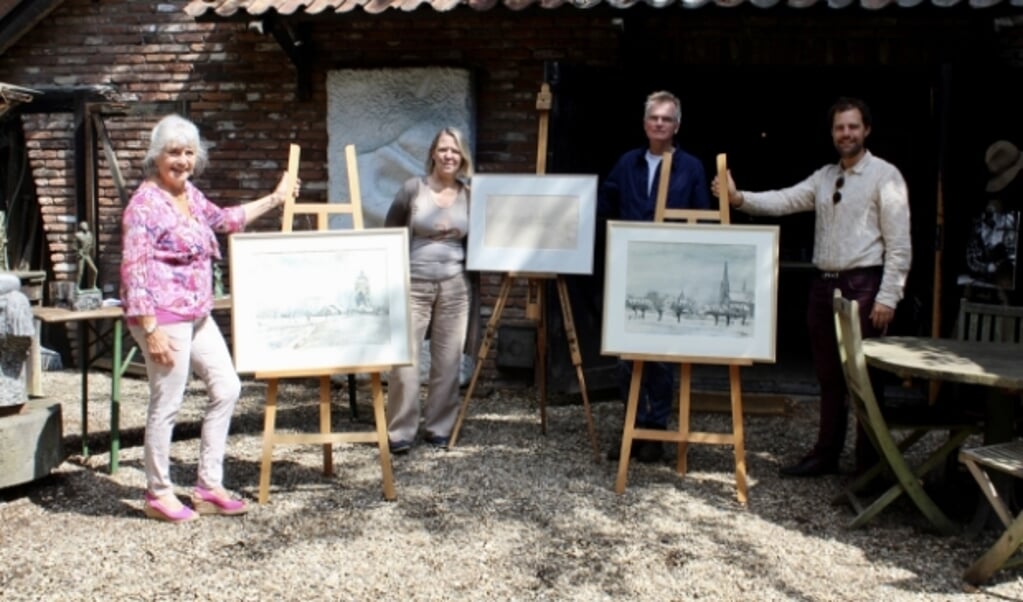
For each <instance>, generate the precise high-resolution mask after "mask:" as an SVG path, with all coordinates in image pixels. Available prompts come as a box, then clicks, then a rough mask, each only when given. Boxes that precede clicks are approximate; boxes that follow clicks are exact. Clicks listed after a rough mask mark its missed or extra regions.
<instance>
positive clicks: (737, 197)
mask: <svg viewBox="0 0 1023 602" xmlns="http://www.w3.org/2000/svg"><path fill="white" fill-rule="evenodd" d="M725 177H726V178H727V179H728V204H729V205H731V206H732V207H741V206H742V195H741V194H739V189H738V188H736V187H735V180H733V179H732V170H730V169H729V170H728V171H727V172H725ZM720 179H721V176H714V179H713V180H712V181H711V183H710V191H711V193H712V194H713V195H714V196H716V197H717V198H718V200H719V201H720V200H721V190H720V188H721V183H720Z"/></svg>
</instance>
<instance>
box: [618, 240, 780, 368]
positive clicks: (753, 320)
mask: <svg viewBox="0 0 1023 602" xmlns="http://www.w3.org/2000/svg"><path fill="white" fill-rule="evenodd" d="M607 230H608V233H607V237H608V238H607V265H606V272H605V273H606V278H605V281H604V315H603V335H602V339H601V353H603V354H605V355H619V356H627V357H637V358H639V359H643V358H646V357H649V358H651V359H663V360H666V361H694V362H699V361H700V360H701V359H703V360H708V361H714V360H717V361H727V360H750V361H760V362H774V361H775V337H776V332H775V329H776V326H777V310H778V308H777V298H778V294H777V289H778V228H777V227H776V226H728V225H726V226H722V225H709V224H696V225H690V224H678V223H656V224H652V223H641V222H622V221H611V222H608V228H607Z"/></svg>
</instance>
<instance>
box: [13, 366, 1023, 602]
mask: <svg viewBox="0 0 1023 602" xmlns="http://www.w3.org/2000/svg"><path fill="white" fill-rule="evenodd" d="M44 383H45V387H46V393H47V394H48V395H49V396H50V397H51V398H53V399H61V400H66V401H63V402H62V403H63V414H64V436H65V445H66V451H67V452H69V453H71V454H72V455H71V456H70V457H69V458H68V460H67V461H66V462H64V463H63V464H62V465H61V466H60V467H59V468H58V469H57V470H56V471H55V473H54V474H53V475H52V476H51V477H49V478H47V479H43V480H41V481H38V482H36V483H32V484H29V485H26V486H21V487H16V488H10V489H7V490H3V491H0V559H2V562H0V599H4V600H44V599H45V600H95V599H116V600H179V599H204V600H205V599H220V600H253V599H288V600H291V599H307V600H342V599H343V600H349V599H352V600H365V599H373V598H389V599H414V600H455V599H468V600H484V599H488V600H489V599H501V600H504V599H522V600H533V599H556V600H562V599H565V600H611V599H636V600H689V599H712V600H754V599H755V600H921V599H923V600H955V599H964V600H966V599H969V600H977V599H987V598H990V599H1016V600H1018V599H1023V580H1021V575H1023V572H1021V571H1020V570H1019V569H1016V570H1010V571H1004V572H1001V573H999V574H997V575H996V576H995V579H994V580H993V582H992V583H991V584H989V585H988V586H987V587H985V588H984V589H983V590H982V591H980V592H976V591H973V590H971V589H970V588H968V587H965V586H964V584H963V582H962V581H961V580H960V575H961V574H962V572H963V570H964V568H965V567H966V566H968V565H969V563H970V562H971V561H972V560H973V559H974V558H975V557H977V556H978V555H979V554H981V553H982V552H983V551H984V549H986V547H987V546H988V545H990V543H992V542H993V541H994V538H995V537H996V536H997V533H996V532H995V531H994V530H988V531H985V532H983V533H981V534H980V535H979V536H977V537H973V538H968V537H941V536H937V535H934V534H933V533H932V532H930V531H929V530H928V529H927V528H926V527H925V525H924V524H923V523H922V520H921V519H919V518H918V517H917V514H916V513H915V511H914V509H913V508H912V507H911V506H909V505H908V503H900V504H898V505H896V506H895V507H893V508H889V509H888V510H887V511H885V512H884V513H883V514H882V515H881V516H880V517H879V518H878V519H877V520H875V521H874V522H873V523H871V524H870V525H869V526H868V527H867V528H865V529H861V530H856V531H851V530H848V529H847V528H846V527H845V524H846V523H847V522H848V521H849V519H850V518H851V517H852V514H851V511H850V510H849V508H847V507H845V506H840V505H832V504H831V503H830V499H831V498H832V497H833V496H834V495H835V494H836V493H837V492H838V491H839V490H840V488H841V485H842V483H843V482H844V481H845V480H846V479H847V478H848V477H847V476H842V475H838V476H833V477H828V478H822V479H813V480H782V479H779V478H778V477H777V469H778V465H779V464H780V463H783V462H785V461H788V460H791V459H792V458H794V457H796V456H797V455H798V454H799V453H800V452H801V451H803V449H804V445H806V443H807V442H809V441H811V440H812V439H813V436H814V434H815V428H816V419H815V410H814V407H813V404H812V403H810V402H808V401H807V400H796V401H795V402H794V403H793V404H792V411H791V412H790V414H789V415H788V416H749V417H748V418H747V420H746V446H747V463H748V468H749V475H750V489H749V497H750V502H749V504H748V506H747V507H743V506H741V505H739V504H738V503H736V501H735V488H734V481H733V474H732V470H733V456H732V453H731V449H730V448H722V447H707V446H696V447H694V448H692V449H691V450H690V452H689V466H690V470H691V471H692V472H690V474H688V475H687V476H686V477H685V478H684V479H683V478H679V477H678V475H676V474H675V473H674V471H673V469H672V466H673V464H674V462H673V460H671V461H666V462H665V463H663V464H658V465H640V464H636V463H634V464H633V466H632V467H631V468H630V471H629V483H628V488H627V490H626V492H625V494H624V495H621V496H619V495H616V494H615V493H614V491H613V485H614V479H615V470H616V464H615V463H610V462H606V461H602V462H600V463H594V461H593V456H592V453H591V450H590V446H589V441H588V438H587V435H586V428H585V420H584V417H583V412H582V408H581V406H578V405H557V406H554V407H551V408H550V410H549V413H548V416H549V424H548V434H547V435H546V436H545V435H543V434H542V433H541V430H540V423H539V413H538V411H537V408H536V399H535V393H532V392H530V391H511V390H488V391H481V395H482V397H481V398H477V399H476V400H474V401H473V404H472V406H471V409H470V415H469V419H468V420H467V421H466V424H465V427H464V429H463V431H462V437H461V441H460V442H459V445H458V447H457V448H456V449H454V450H451V451H448V452H443V451H438V450H434V449H431V448H429V447H428V446H425V445H421V446H418V447H416V448H414V449H413V450H412V451H411V452H410V453H409V454H408V455H405V456H399V457H396V458H395V459H394V473H395V483H396V488H397V494H398V499H397V500H396V501H394V502H387V501H385V500H384V499H383V495H382V490H381V482H380V466H379V460H378V454H377V452H376V450H375V448H373V447H371V446H367V445H339V446H336V447H335V448H334V465H335V475H334V476H329V477H328V476H324V475H323V474H322V452H321V451H320V447H319V446H279V447H276V448H275V451H274V465H273V477H272V486H271V494H270V502H269V503H268V504H266V505H264V506H259V505H257V504H255V501H254V500H255V497H256V493H257V488H258V479H259V458H260V446H261V436H260V434H261V431H262V420H263V411H262V405H263V400H264V399H265V391H266V388H265V384H264V383H262V382H258V381H249V382H246V383H245V386H244V390H243V398H242V401H241V403H240V404H239V407H238V409H237V411H236V415H235V420H234V423H233V429H232V435H231V439H230V442H229V444H228V454H227V461H226V475H227V482H226V485H227V486H228V487H229V488H232V489H234V490H236V491H238V492H239V493H240V494H241V495H242V496H244V497H246V498H248V499H249V500H250V501H251V503H252V505H253V507H252V510H251V511H250V513H249V514H247V515H245V516H242V517H205V518H203V519H201V520H199V521H195V522H192V523H187V524H182V525H172V524H166V523H160V522H157V521H153V520H150V519H146V518H145V517H144V516H143V514H142V512H141V508H142V494H143V491H144V489H143V487H144V479H143V473H142V443H141V442H142V425H143V424H144V416H145V399H146V387H145V383H144V381H141V380H136V379H131V378H128V379H126V380H125V382H124V387H123V389H124V390H123V402H122V422H121V424H122V454H121V470H120V471H118V472H117V474H116V475H113V476H111V475H109V474H107V470H106V464H107V462H108V460H109V457H108V455H107V454H106V453H103V452H104V450H105V449H106V448H107V443H108V441H107V438H108V432H107V430H108V427H109V417H108V413H109V404H107V403H106V402H105V400H104V394H105V392H107V391H109V378H108V376H107V375H106V374H104V373H96V374H94V375H93V377H92V378H91V379H90V385H91V390H92V394H91V406H90V414H89V420H90V432H91V433H93V435H91V436H90V443H91V445H92V448H93V449H94V450H95V451H96V452H97V453H95V454H94V455H93V456H91V457H89V458H82V457H81V456H80V455H77V454H76V452H80V449H81V436H80V432H81V429H80V417H79V412H80V410H79V404H78V391H79V388H78V387H79V380H78V376H77V374H76V373H74V372H53V373H47V374H46V375H45V380H44ZM281 395H282V397H281V402H280V405H279V420H278V424H279V426H280V427H281V428H293V429H307V428H315V425H316V424H317V423H318V419H317V412H316V396H317V393H316V389H315V388H314V386H312V383H306V382H300V381H299V382H291V383H288V384H285V385H283V386H282V391H281ZM335 397H336V399H337V400H338V401H337V403H336V404H335V408H336V410H335V415H334V419H335V429H336V430H354V429H356V428H369V425H368V423H367V419H368V418H369V417H370V416H371V415H372V414H371V412H370V408H369V407H368V405H366V403H365V401H366V400H367V399H368V394H367V393H366V392H365V391H363V392H362V394H361V395H360V399H361V400H362V404H361V405H360V408H359V412H360V417H361V418H362V420H361V421H359V424H358V425H357V426H353V425H352V421H351V419H350V417H349V413H348V410H347V401H346V397H345V396H344V395H343V393H342V390H341V389H337V390H336V392H335ZM203 399H204V397H203V394H202V387H201V385H196V386H194V387H193V388H191V389H190V390H189V393H188V399H187V400H186V404H185V409H184V411H183V412H182V415H181V416H180V418H179V423H178V428H177V431H176V433H175V438H176V441H175V443H174V446H173V450H172V452H173V460H174V472H173V476H174V478H175V481H176V482H177V483H178V484H179V485H180V486H181V487H180V489H179V493H180V494H181V495H182V496H183V498H187V495H188V489H187V487H185V486H187V485H189V484H190V483H191V482H192V481H193V479H194V473H195V462H196V455H197V453H198V438H197V436H198V428H199V420H200V418H201V414H202V403H203ZM593 409H594V417H595V420H596V422H597V425H598V430H599V434H600V437H601V442H602V444H603V446H604V447H605V449H606V447H607V446H608V445H609V444H610V442H611V441H612V440H613V439H614V438H615V436H616V433H618V432H620V428H621V419H622V415H623V407H622V405H621V404H620V403H617V402H614V401H607V402H599V403H594V404H593ZM728 427H729V419H728V417H727V416H723V415H717V414H701V415H698V416H697V418H696V424H695V428H697V429H701V430H702V429H706V430H726V429H728ZM951 481H954V482H951V483H948V482H947V483H946V484H945V485H944V489H945V490H946V492H948V491H953V492H959V493H960V494H962V492H968V493H970V494H972V492H973V491H974V490H975V489H976V487H975V486H974V485H973V483H972V481H971V480H969V477H968V476H963V475H961V474H960V475H957V476H956V477H955V478H953V479H951ZM952 499H953V501H952V502H950V507H949V509H950V511H955V512H958V513H959V515H960V516H963V517H966V518H968V516H969V512H968V509H967V510H964V508H966V507H971V505H972V504H973V503H974V502H973V501H972V496H971V495H966V496H965V498H964V496H963V495H960V496H959V498H958V500H957V499H956V496H952ZM964 520H965V518H964Z"/></svg>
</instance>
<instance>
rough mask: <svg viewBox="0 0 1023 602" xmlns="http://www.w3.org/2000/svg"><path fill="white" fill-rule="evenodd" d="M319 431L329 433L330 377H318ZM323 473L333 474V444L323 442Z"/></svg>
mask: <svg viewBox="0 0 1023 602" xmlns="http://www.w3.org/2000/svg"><path fill="white" fill-rule="evenodd" d="M320 433H322V434H324V435H329V434H330V377H329V376H321V377H320ZM323 474H324V475H326V476H330V475H332V474H334V446H333V445H331V444H330V443H324V444H323Z"/></svg>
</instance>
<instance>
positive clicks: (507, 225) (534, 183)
mask: <svg viewBox="0 0 1023 602" xmlns="http://www.w3.org/2000/svg"><path fill="white" fill-rule="evenodd" d="M596 215H597V176H593V175H526V174H515V175H501V174H478V175H476V176H475V177H473V179H472V198H471V201H470V210H469V245H468V257H467V260H466V267H467V268H468V269H470V270H482V271H488V272H534V273H547V274H590V273H592V272H593V233H594V229H595V227H596Z"/></svg>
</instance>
